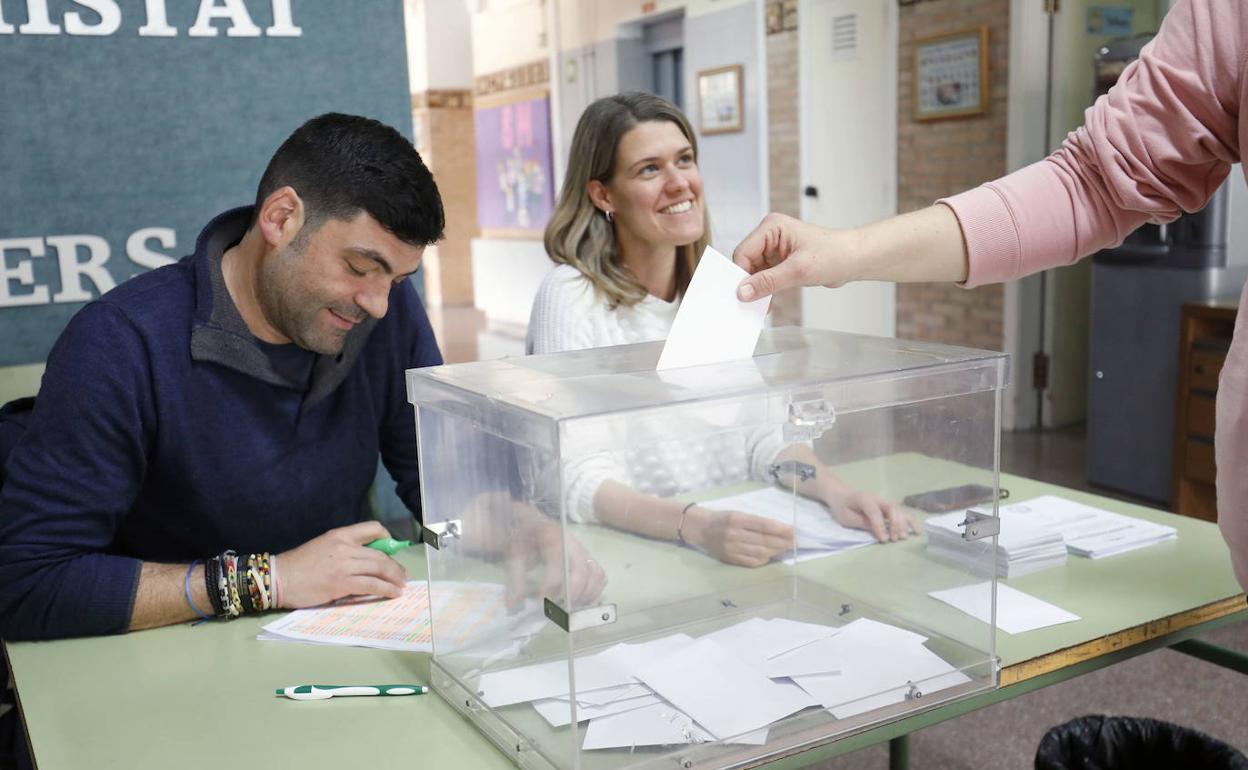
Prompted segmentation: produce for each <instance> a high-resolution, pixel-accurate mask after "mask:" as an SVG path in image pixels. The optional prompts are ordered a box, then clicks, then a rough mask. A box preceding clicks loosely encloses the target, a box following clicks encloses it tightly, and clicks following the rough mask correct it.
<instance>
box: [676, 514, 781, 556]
mask: <svg viewBox="0 0 1248 770" xmlns="http://www.w3.org/2000/svg"><path fill="white" fill-rule="evenodd" d="M682 533H683V534H684V537H685V542H687V543H689V544H690V545H693V546H697V547H698V548H701V549H702V550H704V551H706V552H707V553H709V554H711V555H712V556H714V557H715V558H716V559H719V560H720V561H722V562H727V563H728V564H738V565H740V566H742V567H761V566H763V565H764V564H767V563H768V562H770V561H771V560H772V559H773V558H775V557H776V556H778V555H779V554H782V553H784V552H785V551H788V550H790V549H792V548H793V543H794V539H793V527H791V526H789V525H788V524H783V523H781V522H778V521H772V520H771V519H765V518H763V517H761V516H754V515H753V514H749V513H742V512H741V511H714V510H711V509H709V508H703V507H701V506H696V505H695V506H694V507H692V508H690V509H689V512H688V513H687V514H686V515H685V524H684V527H683V529H682Z"/></svg>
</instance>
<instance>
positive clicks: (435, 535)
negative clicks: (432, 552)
mask: <svg viewBox="0 0 1248 770" xmlns="http://www.w3.org/2000/svg"><path fill="white" fill-rule="evenodd" d="M461 534H463V531H462V530H461V529H460V521H459V519H451V520H450V521H435V522H433V523H431V524H425V525H424V526H422V527H421V528H420V539H421V540H422V541H424V543H425V545H428V546H432V547H433V548H435V549H437V550H439V551H440V550H442V546H443V545H445V544H446V541H447V540H458V539H459V536H460V535H461Z"/></svg>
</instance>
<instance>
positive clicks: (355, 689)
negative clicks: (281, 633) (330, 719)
mask: <svg viewBox="0 0 1248 770" xmlns="http://www.w3.org/2000/svg"><path fill="white" fill-rule="evenodd" d="M427 692H429V688H428V687H427V686H425V685H423V684H360V685H355V684H297V685H294V686H291V687H279V688H277V691H276V694H277V695H284V696H285V697H287V698H290V699H291V700H325V699H326V698H340V697H343V696H346V695H424V694H425V693H427Z"/></svg>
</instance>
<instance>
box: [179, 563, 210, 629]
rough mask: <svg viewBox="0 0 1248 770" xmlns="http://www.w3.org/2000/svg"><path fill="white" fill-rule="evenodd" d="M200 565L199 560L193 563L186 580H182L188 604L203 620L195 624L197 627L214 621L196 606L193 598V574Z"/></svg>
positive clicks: (187, 572) (187, 571) (187, 569)
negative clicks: (205, 622) (206, 621)
mask: <svg viewBox="0 0 1248 770" xmlns="http://www.w3.org/2000/svg"><path fill="white" fill-rule="evenodd" d="M198 564H199V559H196V560H195V561H193V562H191V566H189V567H187V568H186V578H184V579H183V580H182V593H183V595H184V596H186V603H187V604H189V605H191V609H193V610H195V614H196V615H198V616H199V617H200V618H201V620H200V621H199V622H198V623H196V624H195V625H197V626H198V625H199V624H200V623H203V622H204V621H205V620H212V618H210V617H208V616H207V615H205V614H204V613H202V612H200V611H199V608H198V607H196V606H195V600H194V599H192V598H191V573H192V572H194V571H195V567H196V566H197V565H198Z"/></svg>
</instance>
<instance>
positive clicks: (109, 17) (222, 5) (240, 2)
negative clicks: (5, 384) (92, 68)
mask: <svg viewBox="0 0 1248 770" xmlns="http://www.w3.org/2000/svg"><path fill="white" fill-rule="evenodd" d="M250 1H251V3H252V6H253V7H255V6H256V5H263V4H264V3H266V2H267V3H268V4H269V6H270V8H271V10H272V12H273V15H272V19H273V24H272V25H271V26H269V27H267V28H265V29H263V30H261V28H260V27H259V26H257V25H256V23H255V22H254V21H252V19H251V14H250V13H249V12H248V11H247V0H200V2H199V10H198V11H197V12H196V14H195V20H194V22H193V23H192V24H191V26H190V27H189V28H188V29H187V30H186V34H187V36H188V37H216V36H217V33H218V25H217V22H221V24H222V26H224V29H225V34H226V36H227V37H261V36H264V37H299V36H301V35H302V34H303V30H302V29H301V28H299V27H297V26H295V20H294V17H293V16H292V14H291V11H290V2H291V0H250ZM166 2H167V0H144V3H143V4H144V6H145V10H146V12H147V13H146V18H145V19H144V22H143V26H141V27H139V30H138V32H139V36H140V37H177V36H178V28H177V27H175V26H173V25H172V24H170V23H169V15H168V13H167V10H168V9H167V8H166ZM22 5H25V7H26V21H25V22H24V23H16V24H15V23H13V22H10V21H6V17H5V12H6V11H9V12H10V14H11V13H12V11H13V9H14V8H19V7H21V6H22ZM48 5H49V0H25V2H24V3H23V2H21V0H0V35H12V34H18V35H61V34H65V35H79V36H96V37H98V36H100V35H113V34H116V32H117V30H119V29H121V7H120V6H119V5H118V4H117V0H72V2H71V3H70V5H72V6H73V7H74V10H70V11H66V12H65V13H64V14H63V15H62V16H61V18H60V19H58V20H55V21H54V20H53V19H52V12H51V10H50V9H49V7H48ZM9 18H16V17H13V16H12V15H10V17H9ZM188 21H189V19H188ZM0 307H2V305H0Z"/></svg>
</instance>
